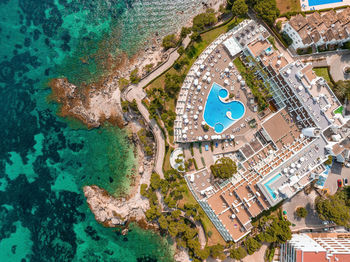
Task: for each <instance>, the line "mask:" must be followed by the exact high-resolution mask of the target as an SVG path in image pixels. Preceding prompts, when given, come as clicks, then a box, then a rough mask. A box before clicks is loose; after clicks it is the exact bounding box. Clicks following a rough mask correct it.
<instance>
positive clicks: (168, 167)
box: [163, 148, 172, 171]
mask: <svg viewBox="0 0 350 262" xmlns="http://www.w3.org/2000/svg"><path fill="white" fill-rule="evenodd" d="M171 152H172V150H171V149H170V148H169V149H168V150H167V151H166V153H165V156H164V163H163V170H164V171H168V170H171V169H172V167H171V165H170V155H171Z"/></svg>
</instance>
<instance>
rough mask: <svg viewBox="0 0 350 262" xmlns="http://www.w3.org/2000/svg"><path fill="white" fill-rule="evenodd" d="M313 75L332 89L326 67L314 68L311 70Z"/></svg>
mask: <svg viewBox="0 0 350 262" xmlns="http://www.w3.org/2000/svg"><path fill="white" fill-rule="evenodd" d="M313 70H314V72H315V74H316V75H317V76H319V77H323V78H324V79H325V80H326V81H327V84H328V85H329V86H330V87H331V88H333V87H334V85H333V82H332V80H331V77H330V74H329V68H328V67H314V68H313Z"/></svg>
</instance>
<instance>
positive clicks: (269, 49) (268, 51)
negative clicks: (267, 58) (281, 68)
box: [265, 46, 272, 54]
mask: <svg viewBox="0 0 350 262" xmlns="http://www.w3.org/2000/svg"><path fill="white" fill-rule="evenodd" d="M271 51H272V49H271V46H270V47H269V48H267V49H266V50H265V52H266V54H270V53H271Z"/></svg>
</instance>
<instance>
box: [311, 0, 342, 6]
mask: <svg viewBox="0 0 350 262" xmlns="http://www.w3.org/2000/svg"><path fill="white" fill-rule="evenodd" d="M308 2H309V6H315V5H325V4H334V3H340V2H343V0H308Z"/></svg>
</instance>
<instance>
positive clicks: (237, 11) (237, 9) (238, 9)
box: [232, 0, 248, 17]
mask: <svg viewBox="0 0 350 262" xmlns="http://www.w3.org/2000/svg"><path fill="white" fill-rule="evenodd" d="M232 13H233V15H234V16H237V17H242V16H244V15H245V14H247V13H248V6H247V4H246V3H245V0H236V1H235V2H233V5H232Z"/></svg>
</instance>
